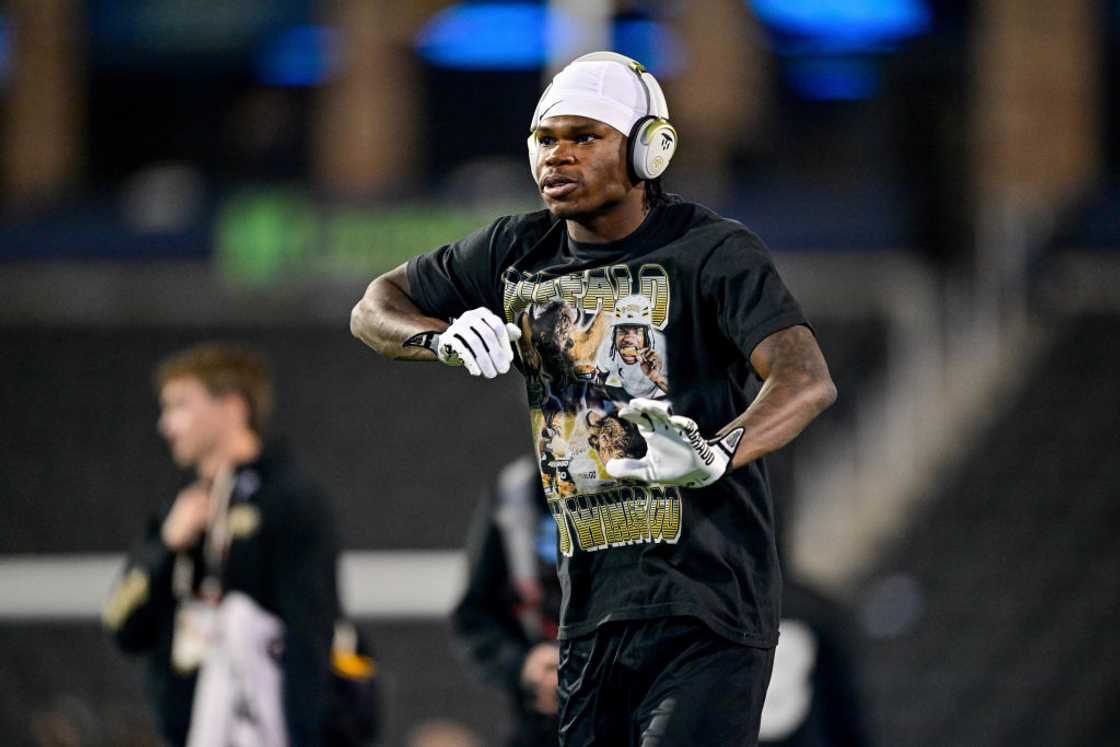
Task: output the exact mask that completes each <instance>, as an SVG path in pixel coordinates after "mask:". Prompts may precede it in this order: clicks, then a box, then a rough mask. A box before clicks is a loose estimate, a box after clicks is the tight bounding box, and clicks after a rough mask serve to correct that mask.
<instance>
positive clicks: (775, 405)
mask: <svg viewBox="0 0 1120 747" xmlns="http://www.w3.org/2000/svg"><path fill="white" fill-rule="evenodd" d="M835 399H836V387H835V386H833V384H832V381H831V380H818V381H812V382H805V383H801V384H793V383H790V382H786V381H781V380H777V379H775V377H771V378H770V379H768V380H767V381H766V382H765V383H764V384H763V385H762V390H761V391H760V392H759V393H758V396H757V397H756V398H755V400H754V402H752V403H751V406H750V407H748V408H747V410H746V412H744V413H743V414H742V415H740V416H739V417H737V418H736V419H735V420H733V421H732V422H731V423H729V424H728V426H727V427H726V428H724V429H723V430H722V431H720V433H721V434H722V433H726V432H727V431H729V430H732V429H734V428H739V427H742V428H743V436H742V438H741V440H740V441H739V448H738V449H736V451H735V456H734V458H733V459H732V460H731V469H733V470H734V469H738V468H740V467H742V466H744V465H746V464H749V463H751V462H753V461H754V460H756V459H758V458H760V457H763V456H766V455H767V454H769V453H771V452H773V451H777V450H778V449H780V448H782V447H783V446H785V445H786V444H788V443H789V442H790V441H792V440H793V439H794V438H796V437H797V434H799V433H801V431H802V430H804V429H805V426H807V425H809V423H810V422H812V421H813V419H814V418H816V417H817V415H820V414H821V413H822V412H824V411H825V410H826V409H827V408H828V407H829V405H831V404H832V403H833V401H835Z"/></svg>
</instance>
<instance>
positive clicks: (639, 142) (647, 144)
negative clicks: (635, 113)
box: [629, 117, 678, 181]
mask: <svg viewBox="0 0 1120 747" xmlns="http://www.w3.org/2000/svg"><path fill="white" fill-rule="evenodd" d="M677 142H678V136H677V129H676V128H675V127H673V125H671V124H669V122H668V120H665V119H661V118H659V117H646V118H644V119H640V120H638V123H637V124H636V125H635V126H634V130H633V134H632V135H631V137H630V143H629V150H630V171H631V177H636V179H635V181H641V180H644V179H656V178H657V177H659V176H661V175H662V174H664V173H665V169H667V168H669V162H670V161H672V160H673V154H674V153H676V152H677Z"/></svg>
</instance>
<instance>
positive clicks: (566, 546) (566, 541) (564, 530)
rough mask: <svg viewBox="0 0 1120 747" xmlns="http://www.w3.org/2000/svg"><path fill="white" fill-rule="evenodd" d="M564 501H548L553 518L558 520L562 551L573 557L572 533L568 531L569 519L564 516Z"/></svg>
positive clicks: (559, 543)
mask: <svg viewBox="0 0 1120 747" xmlns="http://www.w3.org/2000/svg"><path fill="white" fill-rule="evenodd" d="M562 504H563V501H553V500H550V501H549V502H548V508H549V510H550V511H551V512H552V518H553V519H554V520H555V521H556V532H557V544H558V545H559V547H560V553H561V554H562V555H564V557H567V558H570V557H572V533H571V532H570V531H568V520H567V519H565V518H564V506H563V505H562Z"/></svg>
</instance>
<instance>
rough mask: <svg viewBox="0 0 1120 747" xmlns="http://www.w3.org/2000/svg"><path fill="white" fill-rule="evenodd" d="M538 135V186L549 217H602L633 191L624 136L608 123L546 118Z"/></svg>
mask: <svg viewBox="0 0 1120 747" xmlns="http://www.w3.org/2000/svg"><path fill="white" fill-rule="evenodd" d="M536 137H537V163H536V169H537V187H538V189H539V190H540V193H541V197H542V198H543V199H544V203H545V205H546V206H547V207H548V209H549V211H550V212H551V213H552V214H553V215H555V216H557V217H559V218H565V219H580V218H584V217H589V216H595V215H601V214H603V213H606V212H608V211H609V210H610V209H611V208H612V207H614V206H615V205H618V204H619V203H621V202H622V200H623V198H624V197H626V195H627V193H629V192H630V190H631V189H634V186H633V185H632V184H631V183H630V177H629V175H628V174H627V171H626V138H625V137H623V135H622V133H620V132H619V131H618V130H616V129H614V128H613V127H611V126H610V125H607V124H604V123H603V122H599V121H597V120H594V119H588V118H586V117H574V116H566V115H565V116H560V117H547V118H545V119H544V120H542V121H541V123H540V125H538V127H537V130H536Z"/></svg>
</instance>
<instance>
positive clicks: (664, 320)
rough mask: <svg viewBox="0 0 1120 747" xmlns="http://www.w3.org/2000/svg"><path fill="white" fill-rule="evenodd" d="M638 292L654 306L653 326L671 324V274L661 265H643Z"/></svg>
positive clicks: (660, 326) (639, 275)
mask: <svg viewBox="0 0 1120 747" xmlns="http://www.w3.org/2000/svg"><path fill="white" fill-rule="evenodd" d="M638 292H639V293H641V294H642V295H643V296H645V297H646V298H648V299H649V302H650V304H651V305H652V306H653V326H654V327H656V328H657V329H665V325H666V324H668V323H669V273H667V272H666V271H665V268H664V267H662V266H661V265H642V266H641V268H640V269H639V270H638Z"/></svg>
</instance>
